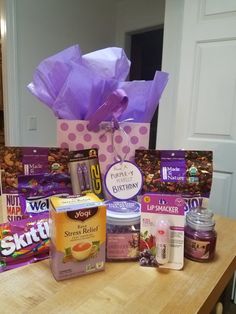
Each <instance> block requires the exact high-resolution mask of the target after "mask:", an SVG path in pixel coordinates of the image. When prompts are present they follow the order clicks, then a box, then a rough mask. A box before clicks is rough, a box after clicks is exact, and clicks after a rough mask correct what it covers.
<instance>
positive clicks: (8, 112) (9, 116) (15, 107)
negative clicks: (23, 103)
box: [0, 0, 20, 146]
mask: <svg viewBox="0 0 236 314" xmlns="http://www.w3.org/2000/svg"><path fill="white" fill-rule="evenodd" d="M15 13H16V0H11V1H8V0H0V20H1V46H2V76H3V110H4V135H5V145H8V146H14V145H15V146H19V145H20V103H19V88H18V71H17V69H18V64H17V47H18V45H17V34H16V14H15Z"/></svg>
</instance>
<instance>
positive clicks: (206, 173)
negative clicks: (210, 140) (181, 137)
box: [135, 150, 213, 212]
mask: <svg viewBox="0 0 236 314" xmlns="http://www.w3.org/2000/svg"><path fill="white" fill-rule="evenodd" d="M135 162H136V164H137V165H138V167H139V168H140V169H141V171H142V172H143V176H144V180H143V189H142V194H145V193H147V192H151V193H165V194H181V195H182V197H183V198H184V200H185V212H187V211H188V210H189V209H191V208H196V207H204V208H206V207H207V206H208V201H209V197H210V192H211V186H212V174H213V165H212V163H213V152H212V151H193V150H136V152H135Z"/></svg>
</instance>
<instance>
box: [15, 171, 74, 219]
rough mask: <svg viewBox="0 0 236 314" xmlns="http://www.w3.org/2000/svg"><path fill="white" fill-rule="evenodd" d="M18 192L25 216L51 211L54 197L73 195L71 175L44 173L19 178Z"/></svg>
mask: <svg viewBox="0 0 236 314" xmlns="http://www.w3.org/2000/svg"><path fill="white" fill-rule="evenodd" d="M18 192H19V198H20V205H21V210H22V213H23V214H24V216H27V215H29V216H31V215H35V214H37V215H38V214H41V213H43V212H48V211H49V198H50V197H51V196H52V195H70V194H72V185H71V178H70V175H69V174H67V173H54V174H53V173H43V174H33V175H25V176H19V177H18Z"/></svg>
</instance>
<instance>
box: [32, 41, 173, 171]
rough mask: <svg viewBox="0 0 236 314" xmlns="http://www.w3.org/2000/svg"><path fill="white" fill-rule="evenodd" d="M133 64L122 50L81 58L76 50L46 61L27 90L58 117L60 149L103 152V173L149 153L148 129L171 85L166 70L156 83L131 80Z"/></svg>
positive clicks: (73, 49) (36, 72) (91, 53)
mask: <svg viewBox="0 0 236 314" xmlns="http://www.w3.org/2000/svg"><path fill="white" fill-rule="evenodd" d="M130 64H131V63H130V60H129V59H128V58H127V56H126V54H125V52H124V50H123V49H122V48H119V47H108V48H104V49H100V50H97V51H93V52H90V53H87V54H82V53H81V49H80V46H79V45H74V46H71V47H68V48H66V49H64V50H62V51H60V52H58V53H56V54H55V55H53V56H50V57H48V58H46V59H44V60H43V61H41V62H40V63H39V65H38V66H37V68H36V69H35V71H34V75H33V80H32V82H31V83H30V84H28V86H27V87H28V89H29V91H30V92H31V93H32V94H33V95H34V96H35V97H37V98H38V99H39V100H40V101H41V102H42V103H44V104H45V105H47V106H48V107H49V108H50V109H51V110H52V111H53V113H54V115H55V116H56V117H57V118H58V120H57V139H58V142H57V143H58V145H59V146H60V147H68V148H69V149H70V150H81V149H83V148H92V147H96V148H98V152H99V162H100V166H101V170H102V173H103V174H105V172H106V170H107V168H108V167H109V166H110V164H111V163H114V162H116V161H120V160H124V159H126V160H128V161H133V160H134V153H135V149H142V148H143V149H146V148H148V144H149V124H150V122H151V120H152V117H153V115H154V113H155V110H156V108H157V106H158V103H159V100H160V98H161V95H162V93H163V91H164V89H165V86H166V84H167V81H168V73H165V72H162V71H156V73H155V75H154V78H153V80H151V81H127V77H128V74H129V70H130Z"/></svg>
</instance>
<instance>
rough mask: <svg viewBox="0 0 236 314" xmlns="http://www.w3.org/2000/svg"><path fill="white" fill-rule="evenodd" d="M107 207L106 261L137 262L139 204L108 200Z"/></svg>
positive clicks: (130, 201) (129, 201) (128, 201)
mask: <svg viewBox="0 0 236 314" xmlns="http://www.w3.org/2000/svg"><path fill="white" fill-rule="evenodd" d="M105 204H106V206H107V245H106V259H107V261H132V260H137V258H138V254H139V233H140V214H141V210H140V204H139V203H138V202H135V201H132V200H127V201H119V200H110V201H107V202H105Z"/></svg>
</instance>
